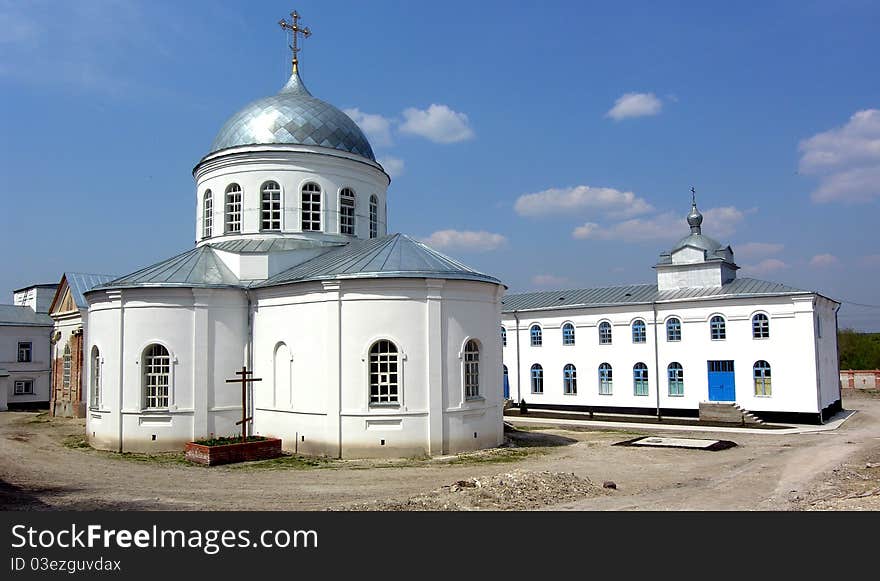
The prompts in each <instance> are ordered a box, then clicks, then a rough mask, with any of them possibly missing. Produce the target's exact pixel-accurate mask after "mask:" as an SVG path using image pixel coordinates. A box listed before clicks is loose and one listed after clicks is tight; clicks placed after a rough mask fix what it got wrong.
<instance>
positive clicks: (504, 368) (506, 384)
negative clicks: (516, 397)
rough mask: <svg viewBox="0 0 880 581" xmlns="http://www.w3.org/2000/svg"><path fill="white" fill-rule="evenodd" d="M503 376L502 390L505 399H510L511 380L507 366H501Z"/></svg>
mask: <svg viewBox="0 0 880 581" xmlns="http://www.w3.org/2000/svg"><path fill="white" fill-rule="evenodd" d="M501 375H502V380H501V390H502V392H503V394H504V399H507V398H509V397H510V379H509V378H508V377H507V366H506V365H504V364H502V365H501Z"/></svg>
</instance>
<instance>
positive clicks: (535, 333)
mask: <svg viewBox="0 0 880 581" xmlns="http://www.w3.org/2000/svg"><path fill="white" fill-rule="evenodd" d="M529 336H530V337H531V339H532V347H540V346H541V345H543V344H544V339H543V337H542V335H541V326H540V325H532V327H531V328H530V329H529Z"/></svg>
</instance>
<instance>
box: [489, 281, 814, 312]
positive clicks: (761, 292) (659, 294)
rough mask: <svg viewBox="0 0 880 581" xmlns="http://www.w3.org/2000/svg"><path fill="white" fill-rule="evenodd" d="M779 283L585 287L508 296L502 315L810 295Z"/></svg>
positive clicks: (503, 304) (746, 282) (502, 306)
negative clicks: (666, 288)
mask: <svg viewBox="0 0 880 581" xmlns="http://www.w3.org/2000/svg"><path fill="white" fill-rule="evenodd" d="M812 292H813V291H807V290H802V289H798V288H794V287H791V286H787V285H784V284H780V283H776V282H768V281H764V280H757V279H753V278H738V279H736V280H734V281H732V282H730V283H728V284H725V285H724V286H720V287H695V288H684V289H679V290H671V291H658V290H657V285H656V284H639V285H631V286H615V287H607V288H585V289H571V290H560V291H547V292H535V293H522V294H511V295H506V296H505V297H504V299H503V300H502V301H501V310H502V312H505V313H509V312H512V311H528V310H545V309H560V308H570V307H601V306H614V305H636V304H646V303H652V302H658V303H662V302H674V301H681V300H688V299H695V300H699V299H714V298H722V297H753V296H781V295H796V294H810V293H812Z"/></svg>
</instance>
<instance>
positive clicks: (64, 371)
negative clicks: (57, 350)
mask: <svg viewBox="0 0 880 581" xmlns="http://www.w3.org/2000/svg"><path fill="white" fill-rule="evenodd" d="M71 362H72V359H71V357H70V343H68V344H67V345H65V346H64V355H62V356H61V387H62V388H63V389H64V390H65V391H67V390H69V389H70V371H71Z"/></svg>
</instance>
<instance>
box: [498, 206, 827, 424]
mask: <svg viewBox="0 0 880 581" xmlns="http://www.w3.org/2000/svg"><path fill="white" fill-rule="evenodd" d="M702 221H703V217H702V215H701V214H700V212H699V210H698V209H697V205H696V201H694V203H693V205H692V207H691V212H690V214H689V215H688V217H687V222H688V225H689V226H690V230H691V232H690V234H689V235H688V236H686V237H684V238H682V239H681V240H680V241H679V242H678V243H677V244H676V245H675V246H674V247H673V248H672V249H671V250H670V251H669V252H666V253H663V254H661V255H660V260H659V261H658V263H657V265H656V266H655V269H656V271H657V284H644V285H633V286H619V287H609V288H592V289H574V290H563V291H550V292H534V293H525V294H513V295H507V296H505V298H504V300H503V303H502V326H501V340H502V351H503V370H504V375H505V380H504V390H505V395H506V396H507V397H509V398H510V399H512V400H514V401H515V402H519V401H520V400H526V403H527V405H528V406H529V407H534V408H554V409H562V410H576V411H596V412H624V413H646V414H657V413H659V414H661V415H678V416H690V415H697V412H698V409H699V407H700V403H701V402H731V403H735V404H738V405H739V406H740V407H742V408H744V409H745V410H748V411H750V412H752V413H753V414H754V415H756V416H758V417H762V418H764V419H768V420H773V419H783V418H784V419H793V420H800V421H814V422H821V421H823V420H824V419H826V418H827V417H829V416H830V415H833V414H834V413H835V412H837V411H838V410H840V408H841V399H840V384H839V371H838V355H837V311H838V309H839V308H840V303H838V302H836V301H834V300H832V299H829V298H827V297H825V296H823V295H821V294H819V293H817V292H812V291H805V290H799V289H796V288H792V287H789V286H786V285H783V284H779V283H775V282H767V281H761V280H755V279H749V278H737V277H736V271H737V270H738V267H737V266H736V263H735V262H734V259H733V250H732V249H731V248H730V246H722V245H721V244H720V243H719V242H717V241H715V240H713V239H712V238H710V237H708V236H705V235H704V234H703V233H702V227H701V226H702Z"/></svg>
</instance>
